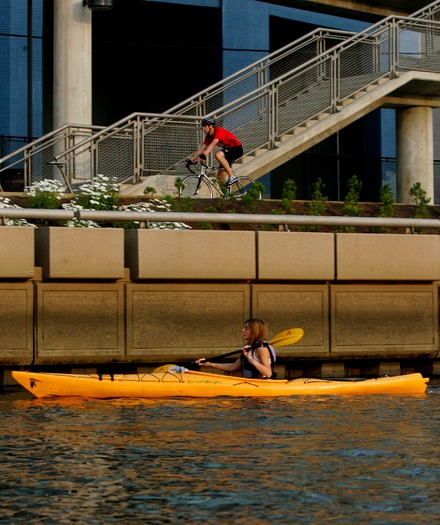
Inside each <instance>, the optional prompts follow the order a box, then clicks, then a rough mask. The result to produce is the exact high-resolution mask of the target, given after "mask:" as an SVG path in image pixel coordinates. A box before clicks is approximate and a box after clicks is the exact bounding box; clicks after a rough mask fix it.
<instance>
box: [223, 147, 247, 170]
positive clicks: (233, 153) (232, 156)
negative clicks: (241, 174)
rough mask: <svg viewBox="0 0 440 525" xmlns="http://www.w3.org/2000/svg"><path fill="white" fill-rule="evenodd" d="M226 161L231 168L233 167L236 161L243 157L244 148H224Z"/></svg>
mask: <svg viewBox="0 0 440 525" xmlns="http://www.w3.org/2000/svg"><path fill="white" fill-rule="evenodd" d="M223 153H224V154H225V159H226V160H227V161H228V162H229V166H232V164H233V163H234V160H237V159H239V158H240V157H243V146H234V147H233V148H223Z"/></svg>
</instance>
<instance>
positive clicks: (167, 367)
mask: <svg viewBox="0 0 440 525" xmlns="http://www.w3.org/2000/svg"><path fill="white" fill-rule="evenodd" d="M178 368H180V367H179V366H178V365H173V364H171V365H162V366H158V367H157V368H155V369H154V370H153V374H158V373H160V372H169V371H170V370H171V371H173V372H175V371H176V369H178Z"/></svg>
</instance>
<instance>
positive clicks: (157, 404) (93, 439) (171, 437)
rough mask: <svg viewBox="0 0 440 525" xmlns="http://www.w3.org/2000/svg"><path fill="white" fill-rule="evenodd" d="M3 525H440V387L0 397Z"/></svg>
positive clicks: (12, 393) (13, 394) (9, 394)
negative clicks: (258, 395) (383, 391)
mask: <svg viewBox="0 0 440 525" xmlns="http://www.w3.org/2000/svg"><path fill="white" fill-rule="evenodd" d="M0 414H1V428H0V453H1V456H0V457H1V476H0V522H1V524H2V525H3V524H14V525H17V524H20V523H31V524H40V523H41V524H57V525H59V524H71V523H81V524H99V525H103V524H105V525H106V524H125V523H127V524H128V523H130V525H137V524H149V525H156V524H157V525H159V524H171V525H175V524H205V523H206V524H208V523H209V524H216V525H217V524H220V525H223V524H224V525H231V524H234V525H235V524H238V525H265V524H316V525H321V524H355V523H356V524H373V525H380V524H394V523H395V524H399V525H414V524H418V525H420V524H430V525H431V524H433V523H439V522H440V488H439V483H440V455H439V444H440V386H435V385H434V386H430V387H429V389H428V394H427V395H422V396H371V397H310V398H301V397H293V398H279V399H275V400H269V399H224V398H222V399H214V400H209V399H199V400H190V399H172V400H159V401H158V400H112V401H91V400H78V399H65V400H49V401H43V400H37V399H34V398H31V396H30V394H28V393H26V392H25V391H21V390H20V391H15V390H14V391H10V392H7V393H5V394H1V395H0Z"/></svg>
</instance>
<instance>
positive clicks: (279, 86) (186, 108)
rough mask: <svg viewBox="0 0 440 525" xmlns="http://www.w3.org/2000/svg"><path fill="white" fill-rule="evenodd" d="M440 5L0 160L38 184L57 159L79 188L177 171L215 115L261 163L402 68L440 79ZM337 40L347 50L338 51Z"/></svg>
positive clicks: (328, 34)
mask: <svg viewBox="0 0 440 525" xmlns="http://www.w3.org/2000/svg"><path fill="white" fill-rule="evenodd" d="M439 4H440V1H437V2H433V3H432V4H430V5H429V6H427V7H426V8H424V9H422V10H420V11H418V12H417V13H416V14H415V15H416V17H415V18H414V17H408V18H403V17H388V18H387V19H385V20H384V21H382V22H379V23H377V24H375V25H374V26H371V27H370V28H367V29H366V30H365V31H363V32H361V33H358V34H355V35H354V34H348V33H344V32H332V31H327V30H322V29H318V30H316V31H314V32H312V33H310V34H309V35H306V37H304V38H302V39H300V40H299V41H296V42H294V43H292V44H290V45H289V46H285V48H282V49H281V50H278V51H277V52H275V53H273V54H272V55H269V56H268V57H265V58H264V59H262V60H260V61H257V62H256V63H254V64H252V65H251V66H249V67H248V68H245V69H244V70H242V71H241V72H238V73H237V74H235V75H232V76H231V77H228V79H226V80H224V81H221V82H219V83H218V84H216V85H214V86H212V87H211V88H209V89H208V90H206V91H204V92H202V93H200V94H198V95H196V96H194V97H192V98H191V99H188V100H187V101H184V103H182V104H180V105H179V106H175V107H174V108H171V110H169V111H168V112H167V113H166V114H133V115H130V116H128V117H126V118H125V119H122V120H121V121H119V122H118V123H116V124H115V125H113V126H111V127H109V128H105V129H103V128H95V129H92V128H88V129H87V128H86V127H85V126H78V130H81V131H79V132H78V133H77V131H76V130H74V128H73V127H72V126H71V127H70V128H71V130H70V131H71V133H72V135H67V136H65V135H63V134H62V133H61V136H62V139H57V140H56V141H55V142H51V141H54V137H55V136H56V135H57V134H59V133H60V131H59V130H57V131H56V132H53V133H52V134H50V137H51V138H50V139H49V140H48V142H47V145H46V147H44V140H43V139H44V137H43V138H42V139H41V140H40V141H38V147H37V148H36V147H35V145H34V143H33V144H31V145H29V146H28V147H25V148H22V149H21V150H19V152H20V153H18V152H15V153H13V154H11V155H9V156H8V157H5V158H3V159H0V166H1V168H0V174H1V172H2V171H4V170H5V169H7V168H8V167H10V166H11V164H7V163H6V162H5V161H7V160H10V159H12V158H13V159H14V161H13V162H14V165H17V163H19V162H20V161H19V160H18V159H20V158H21V162H22V163H23V164H25V166H26V167H27V170H26V173H27V175H26V176H27V180H28V181H29V183H30V182H31V181H34V180H38V179H39V178H52V177H42V174H44V173H46V172H47V171H48V170H49V171H50V172H53V170H54V167H53V165H51V164H48V163H49V162H50V161H54V160H55V163H56V166H58V167H59V168H60V169H61V171H62V173H63V176H64V178H65V180H66V181H67V185H68V187H71V186H72V181H73V180H92V179H93V178H94V177H95V176H96V175H97V174H99V173H103V174H105V175H107V176H110V177H113V178H115V179H116V180H118V181H119V182H124V181H131V182H137V181H139V180H140V178H141V176H142V175H153V174H156V173H164V172H166V173H178V170H176V169H175V168H176V166H179V163H180V162H181V161H182V160H183V159H184V158H185V156H187V155H188V154H189V153H192V151H194V149H195V147H196V144H198V143H199V142H200V140H201V139H202V136H201V131H200V129H197V126H196V125H195V123H196V122H197V121H198V119H200V116H201V115H206V114H214V115H215V116H216V117H217V118H218V120H219V122H220V124H223V125H225V126H226V127H228V128H229V129H231V130H233V131H234V132H235V133H237V135H238V136H239V137H240V138H241V139H242V140H243V142H244V145H245V152H246V156H247V157H250V156H251V155H255V156H256V155H258V154H259V153H261V152H262V151H264V150H265V149H268V148H274V147H276V145H277V143H278V142H279V141H282V140H284V138H285V136H286V134H293V133H294V132H295V130H296V129H297V128H298V127H300V126H308V125H311V124H313V121H314V119H319V118H323V117H325V116H326V115H328V114H332V113H334V112H337V111H338V109H339V108H340V107H341V105H342V104H343V103H344V101H349V100H350V99H351V100H354V99H355V97H356V95H357V94H359V93H361V92H362V90H365V89H367V88H368V87H369V86H374V85H375V84H376V83H378V82H380V81H381V79H392V78H394V77H395V76H396V74H397V72H398V70H399V69H400V70H403V69H412V70H414V69H419V70H423V71H426V70H428V71H436V72H438V71H440V68H439V67H438V59H437V51H436V50H437V48H438V45H437V41H438V24H437V19H439V18H440V15H439V11H440V6H439ZM415 36H416V37H417V38H418V41H417V47H416V51H417V52H416V53H414V52H413V51H411V52H409V53H408V52H404V51H402V49H401V42H402V41H408V40H410V39H411V37H415ZM334 39H338V40H339V43H337V44H336V45H332V46H330V47H329V40H331V41H332V44H334ZM309 57H311V58H309ZM304 58H306V59H304ZM72 130H74V131H72ZM96 130H97V131H96ZM81 133H83V136H82V140H81V138H80V139H78V137H81ZM72 137H75V138H74V139H72ZM62 140H64V141H65V144H62ZM61 146H62V147H61ZM63 148H64V149H63ZM20 155H22V156H21V157H20ZM47 159H50V160H47ZM244 160H246V157H245V158H244V159H243V161H244Z"/></svg>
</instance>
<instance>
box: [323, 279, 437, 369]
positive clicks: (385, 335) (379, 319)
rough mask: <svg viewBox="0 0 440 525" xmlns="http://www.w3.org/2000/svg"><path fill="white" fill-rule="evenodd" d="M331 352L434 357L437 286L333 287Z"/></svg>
mask: <svg viewBox="0 0 440 525" xmlns="http://www.w3.org/2000/svg"><path fill="white" fill-rule="evenodd" d="M330 319H331V326H332V329H331V334H332V341H331V348H332V352H331V353H332V356H345V357H347V356H351V357H369V358H371V357H380V358H382V359H386V358H387V357H394V356H396V355H397V356H408V355H410V356H414V357H421V356H425V357H427V356H430V357H433V356H435V355H436V353H437V352H438V288H437V285H434V284H426V285H411V284H408V285H405V284H402V285H397V284H396V285H368V284H365V285H362V284H360V285H333V286H331V313H330Z"/></svg>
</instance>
